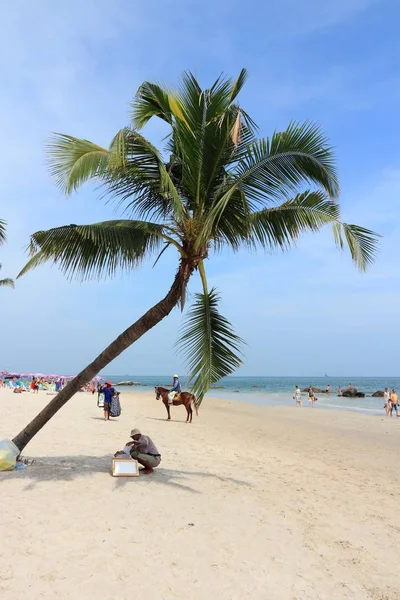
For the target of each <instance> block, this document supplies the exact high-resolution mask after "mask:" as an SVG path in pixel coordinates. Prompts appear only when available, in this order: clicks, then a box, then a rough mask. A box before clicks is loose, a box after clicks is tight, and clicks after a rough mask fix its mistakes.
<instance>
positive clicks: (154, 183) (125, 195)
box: [104, 127, 185, 220]
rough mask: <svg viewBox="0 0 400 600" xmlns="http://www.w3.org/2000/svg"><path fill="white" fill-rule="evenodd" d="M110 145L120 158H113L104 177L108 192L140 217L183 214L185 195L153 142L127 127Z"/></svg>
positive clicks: (180, 216)
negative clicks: (183, 195) (176, 185)
mask: <svg viewBox="0 0 400 600" xmlns="http://www.w3.org/2000/svg"><path fill="white" fill-rule="evenodd" d="M110 148H111V152H112V156H117V157H118V159H113V162H112V169H109V171H108V173H107V174H106V177H104V181H105V185H106V188H107V195H109V196H110V197H114V198H116V199H118V200H119V201H120V203H121V204H122V203H123V204H126V209H127V210H129V212H130V213H131V214H133V215H137V216H138V217H140V218H145V219H147V218H151V217H152V216H156V217H161V218H165V217H168V216H169V217H172V218H173V219H175V220H180V219H181V218H182V217H183V215H184V214H185V206H184V203H183V201H182V198H181V196H180V195H179V192H178V190H177V188H176V187H175V184H174V182H173V180H172V178H171V174H170V172H169V171H168V169H167V167H166V165H165V163H164V161H163V159H162V157H161V155H160V153H159V151H158V150H157V148H156V147H155V146H153V144H151V143H150V142H149V141H148V140H147V139H146V138H145V137H143V136H142V135H140V134H139V133H138V132H137V131H135V130H133V129H130V128H128V127H126V128H124V129H122V130H121V131H120V132H118V134H117V135H116V136H115V138H114V140H113V142H112V145H111V147H110ZM119 165H120V166H119Z"/></svg>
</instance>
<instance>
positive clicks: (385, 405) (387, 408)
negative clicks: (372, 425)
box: [383, 388, 390, 417]
mask: <svg viewBox="0 0 400 600" xmlns="http://www.w3.org/2000/svg"><path fill="white" fill-rule="evenodd" d="M383 408H384V409H385V412H386V416H387V417H389V415H390V392H389V388H385V390H384V392H383Z"/></svg>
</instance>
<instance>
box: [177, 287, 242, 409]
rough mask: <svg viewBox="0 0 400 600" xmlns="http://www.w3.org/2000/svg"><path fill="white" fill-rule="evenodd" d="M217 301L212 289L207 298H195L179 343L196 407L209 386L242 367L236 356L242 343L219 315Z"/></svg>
mask: <svg viewBox="0 0 400 600" xmlns="http://www.w3.org/2000/svg"><path fill="white" fill-rule="evenodd" d="M218 301H219V296H218V294H217V292H216V291H215V289H212V290H211V291H210V292H209V294H196V300H195V302H194V304H193V306H192V307H191V308H190V309H189V311H188V314H187V318H186V324H185V325H184V328H183V331H182V335H181V336H180V338H179V340H178V348H179V351H180V352H181V353H183V354H184V355H185V357H186V360H187V364H188V368H189V372H190V381H191V382H193V383H192V391H193V393H194V394H195V395H196V397H197V404H198V405H200V403H201V401H202V400H203V397H204V395H205V394H206V392H207V391H208V390H209V388H210V387H211V385H213V384H214V383H216V382H217V381H219V380H220V379H221V378H222V377H225V376H226V375H230V374H231V373H233V371H235V369H237V368H238V367H239V366H240V365H241V364H242V360H241V358H240V357H239V356H238V354H239V353H240V346H241V345H242V344H243V340H242V339H241V338H240V337H239V336H237V335H236V334H235V333H234V332H233V330H232V326H231V324H230V323H229V321H228V320H227V319H226V318H225V317H223V316H222V315H221V314H220V313H219V312H218Z"/></svg>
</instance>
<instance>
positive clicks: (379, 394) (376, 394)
mask: <svg viewBox="0 0 400 600" xmlns="http://www.w3.org/2000/svg"><path fill="white" fill-rule="evenodd" d="M372 397H373V398H383V392H381V391H380V390H378V391H377V392H374V393H373V394H372Z"/></svg>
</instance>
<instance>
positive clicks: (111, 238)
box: [18, 220, 166, 280]
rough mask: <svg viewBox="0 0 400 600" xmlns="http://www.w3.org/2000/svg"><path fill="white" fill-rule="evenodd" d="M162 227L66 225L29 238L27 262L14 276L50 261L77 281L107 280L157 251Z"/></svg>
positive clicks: (140, 224) (106, 223)
mask: <svg viewBox="0 0 400 600" xmlns="http://www.w3.org/2000/svg"><path fill="white" fill-rule="evenodd" d="M163 231H164V230H163V227H162V226H161V225H157V224H154V223H147V222H145V221H130V220H116V221H103V222H101V223H94V224H93V225H67V226H64V227H56V228H54V229H49V230H47V231H38V232H37V233H35V234H33V235H32V236H31V244H30V254H31V255H32V258H31V259H30V260H29V261H28V263H27V264H26V265H25V267H24V268H23V269H22V271H21V272H20V273H19V275H18V277H21V276H22V275H24V274H25V273H27V272H28V271H30V270H31V269H33V268H34V267H37V266H38V265H40V264H42V263H44V262H46V261H49V260H52V261H53V263H54V264H56V265H57V266H58V267H59V268H60V269H61V271H62V272H63V273H65V274H66V275H68V276H70V277H78V278H79V279H81V280H87V279H93V278H96V279H98V278H100V277H104V276H106V277H110V276H113V275H115V273H116V271H117V270H118V269H132V268H135V267H137V266H138V265H139V264H140V263H141V262H142V260H143V259H144V258H145V257H147V256H148V255H150V254H151V253H152V252H153V251H155V250H157V249H159V248H160V246H161V244H162V242H163V239H165V238H166V236H165V235H164V233H163Z"/></svg>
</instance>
